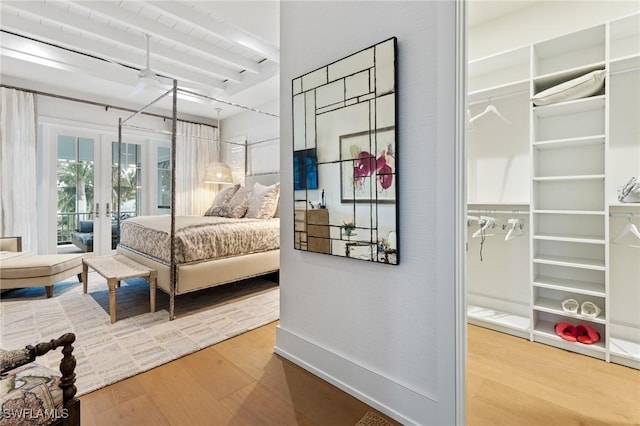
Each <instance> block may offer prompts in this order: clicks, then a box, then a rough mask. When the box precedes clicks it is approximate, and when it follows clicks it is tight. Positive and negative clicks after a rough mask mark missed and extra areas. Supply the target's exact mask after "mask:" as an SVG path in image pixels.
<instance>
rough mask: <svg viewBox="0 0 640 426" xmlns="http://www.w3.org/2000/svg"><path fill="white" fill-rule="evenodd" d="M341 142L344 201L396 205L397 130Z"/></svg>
mask: <svg viewBox="0 0 640 426" xmlns="http://www.w3.org/2000/svg"><path fill="white" fill-rule="evenodd" d="M340 142H341V160H342V168H341V172H342V176H341V179H342V194H341V195H342V202H353V201H356V202H372V201H378V202H394V201H395V165H396V160H395V148H394V147H395V131H394V129H393V128H388V129H381V130H379V131H377V132H371V133H370V132H363V133H356V134H353V135H345V136H342V137H341V138H340ZM376 147H378V148H377V149H375V148H376ZM374 149H375V154H374V153H373V152H372V151H374Z"/></svg>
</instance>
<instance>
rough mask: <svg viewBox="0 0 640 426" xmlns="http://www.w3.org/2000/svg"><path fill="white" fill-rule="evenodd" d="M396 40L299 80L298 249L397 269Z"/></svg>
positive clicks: (295, 87)
mask: <svg viewBox="0 0 640 426" xmlns="http://www.w3.org/2000/svg"><path fill="white" fill-rule="evenodd" d="M396 43H397V41H396V38H391V39H388V40H385V41H383V42H381V43H378V44H376V45H374V46H371V47H369V48H367V49H364V50H362V51H360V52H357V53H355V54H353V55H351V56H348V57H346V58H343V59H341V60H339V61H336V62H334V63H332V64H329V65H327V66H325V67H322V68H319V69H317V70H315V71H312V72H310V73H307V74H305V75H302V76H300V77H298V78H296V79H294V80H293V81H292V89H293V100H292V102H293V174H294V176H293V182H294V197H295V203H294V205H295V212H294V219H295V223H294V236H295V237H294V238H295V241H294V247H295V248H296V249H298V250H304V251H312V252H316V253H326V254H331V255H334V256H343V257H349V258H353V259H360V260H365V261H371V262H380V263H387V264H398V259H399V258H398V244H397V179H396V167H397V155H396V149H397V129H396V93H395V87H396V81H395V80H396V70H395V57H396Z"/></svg>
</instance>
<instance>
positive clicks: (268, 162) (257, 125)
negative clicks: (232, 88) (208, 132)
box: [220, 99, 280, 182]
mask: <svg viewBox="0 0 640 426" xmlns="http://www.w3.org/2000/svg"><path fill="white" fill-rule="evenodd" d="M256 109H257V110H259V111H263V112H267V113H270V114H274V115H276V117H274V116H271V115H266V114H261V113H258V112H255V111H250V110H247V111H245V112H242V113H240V114H236V115H234V116H232V117H229V118H227V119H224V120H221V123H220V128H221V129H222V140H223V141H231V142H240V141H242V142H243V143H244V141H245V140H246V141H247V142H248V144H249V148H248V149H249V153H248V156H247V172H248V173H249V174H259V173H271V172H277V171H279V170H280V119H279V118H278V117H277V116H278V115H280V103H279V101H278V100H277V99H274V100H273V101H271V102H269V103H267V104H265V105H261V106H260V107H258V108H256ZM252 144H253V145H252ZM221 150H222V158H223V159H224V161H226V162H227V163H228V164H229V165H231V166H232V169H233V170H234V180H235V181H236V182H238V179H241V178H242V176H241V174H242V172H240V173H239V175H238V174H237V173H236V167H235V166H238V167H244V150H243V149H242V148H241V147H239V146H237V145H233V144H222V147H221Z"/></svg>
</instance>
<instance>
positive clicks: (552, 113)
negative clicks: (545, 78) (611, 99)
mask: <svg viewBox="0 0 640 426" xmlns="http://www.w3.org/2000/svg"><path fill="white" fill-rule="evenodd" d="M604 105H605V96H604V95H598V96H590V97H588V98H583V99H576V100H574V101H567V102H558V103H557V104H551V105H543V106H537V107H533V112H534V114H535V115H536V116H537V117H538V118H548V117H558V116H560V115H568V114H575V113H578V112H585V111H593V110H597V109H600V108H602V109H604Z"/></svg>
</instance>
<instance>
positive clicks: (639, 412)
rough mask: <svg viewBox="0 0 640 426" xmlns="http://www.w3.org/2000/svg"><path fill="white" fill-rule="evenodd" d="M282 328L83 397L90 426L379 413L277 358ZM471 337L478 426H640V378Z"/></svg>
mask: <svg viewBox="0 0 640 426" xmlns="http://www.w3.org/2000/svg"><path fill="white" fill-rule="evenodd" d="M276 325H277V323H272V324H269V325H266V326H264V327H261V328H259V329H257V330H254V331H251V332H249V333H245V334H243V335H241V336H238V337H235V338H233V339H230V340H227V341H225V342H222V343H220V344H217V345H215V346H212V347H209V348H207V349H204V350H202V351H199V352H196V353H194V354H192V355H189V356H186V357H184V358H181V359H179V360H176V361H173V362H171V363H169V364H165V365H163V366H160V367H158V368H155V369H153V370H151V371H148V372H146V373H142V374H139V375H137V376H134V377H132V378H130V379H127V380H123V381H121V382H118V383H115V384H113V385H111V386H108V387H106V388H103V389H100V390H97V391H95V392H92V393H90V394H87V395H83V396H82V397H80V400H81V401H82V406H81V413H82V424H83V425H84V426H90V425H134V424H135V425H251V426H253V425H269V426H271V425H309V426H313V425H318V426H321V425H322V426H324V425H332V426H334V425H345V426H349V425H355V424H356V423H357V422H358V420H359V419H360V418H362V417H363V416H364V415H365V414H366V412H367V411H369V410H371V411H375V410H372V409H371V408H370V407H368V406H367V405H366V404H364V403H362V402H361V401H359V400H357V399H355V398H353V397H351V396H350V395H348V394H346V393H344V392H342V391H341V390H339V389H337V388H335V387H334V386H332V385H330V384H329V383H327V382H325V381H323V380H321V379H319V378H317V377H316V376H314V375H312V374H310V373H308V372H306V371H305V370H303V369H301V368H299V367H297V366H296V365H294V364H292V363H290V362H288V361H286V360H284V359H282V358H280V357H279V356H277V355H275V354H274V353H273V347H274V345H275V327H276ZM468 334H469V337H468V349H469V352H468V361H467V424H468V425H469V426H484V425H486V426H495V425H510V426H511V425H513V426H526V425H536V426H547V425H562V426H565V425H640V371H638V370H634V369H631V368H627V367H623V366H619V365H616V364H607V363H605V362H603V361H600V360H596V359H593V358H590V357H586V356H582V355H578V354H574V353H571V352H567V351H563V350H560V349H557V348H553V347H550V346H547V345H542V344H539V343H532V342H529V341H527V340H524V339H520V338H517V337H513V336H509V335H506V334H503V333H497V332H494V331H491V330H487V329H484V328H480V327H476V326H469V333H468ZM383 417H385V418H387V417H386V416H384V415H383ZM387 420H389V422H390V423H392V424H398V423H396V422H393V421H392V420H390V419H388V418H387Z"/></svg>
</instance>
